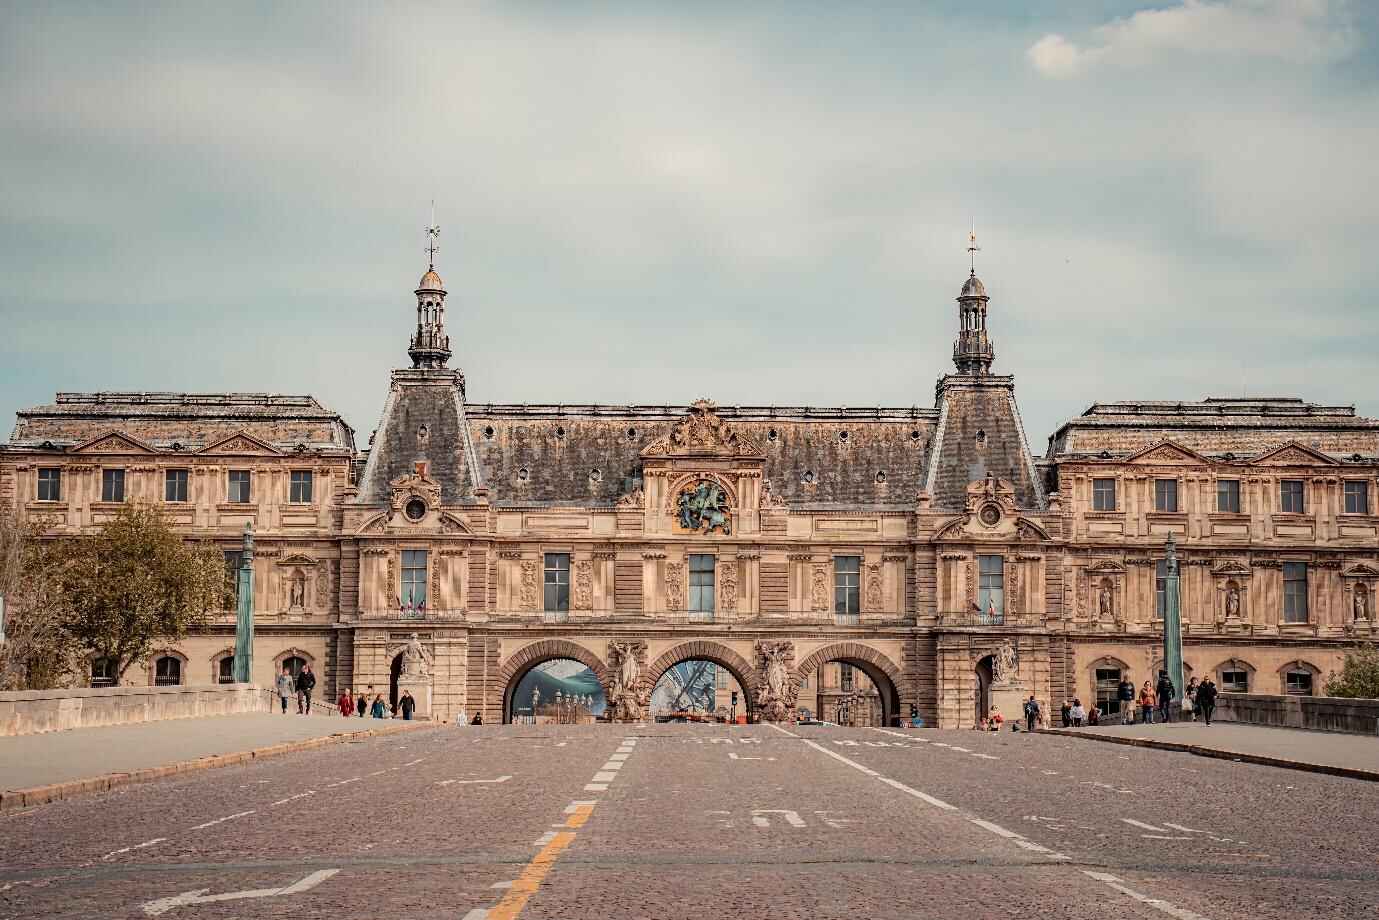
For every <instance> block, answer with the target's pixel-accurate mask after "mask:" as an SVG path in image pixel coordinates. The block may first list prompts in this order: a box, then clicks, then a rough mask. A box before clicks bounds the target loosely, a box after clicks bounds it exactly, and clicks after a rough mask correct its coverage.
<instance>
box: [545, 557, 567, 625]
mask: <svg viewBox="0 0 1379 920" xmlns="http://www.w3.org/2000/svg"><path fill="white" fill-rule="evenodd" d="M545 609H546V610H547V611H549V612H552V613H563V612H566V611H568V610H569V609H570V554H569V553H547V554H546V608H545Z"/></svg>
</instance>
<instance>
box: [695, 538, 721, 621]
mask: <svg viewBox="0 0 1379 920" xmlns="http://www.w3.org/2000/svg"><path fill="white" fill-rule="evenodd" d="M717 561H718V557H716V556H713V555H710V554H708V553H691V554H690V557H689V611H690V613H695V614H706V616H699V617H696V619H706V620H712V619H713V589H714V584H713V575H714V564H715V563H716V562H717Z"/></svg>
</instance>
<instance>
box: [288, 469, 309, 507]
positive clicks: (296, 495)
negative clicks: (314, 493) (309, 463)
mask: <svg viewBox="0 0 1379 920" xmlns="http://www.w3.org/2000/svg"><path fill="white" fill-rule="evenodd" d="M287 500H288V501H290V502H295V503H297V504H301V505H305V504H310V503H311V470H293V471H292V482H291V493H290V494H289V495H288V499H287Z"/></svg>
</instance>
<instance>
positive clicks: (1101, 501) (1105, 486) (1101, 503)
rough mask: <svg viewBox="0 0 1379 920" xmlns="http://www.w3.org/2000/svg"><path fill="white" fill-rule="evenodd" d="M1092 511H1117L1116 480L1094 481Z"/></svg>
mask: <svg viewBox="0 0 1379 920" xmlns="http://www.w3.org/2000/svg"><path fill="white" fill-rule="evenodd" d="M1092 510H1093V511H1115V510H1116V481H1115V480H1114V479H1093V480H1092Z"/></svg>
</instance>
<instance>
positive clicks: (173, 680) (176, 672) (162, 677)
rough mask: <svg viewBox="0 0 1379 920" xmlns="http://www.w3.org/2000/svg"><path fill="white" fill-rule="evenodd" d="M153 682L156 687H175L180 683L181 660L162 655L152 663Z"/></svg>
mask: <svg viewBox="0 0 1379 920" xmlns="http://www.w3.org/2000/svg"><path fill="white" fill-rule="evenodd" d="M153 683H154V685H155V686H158V687H176V686H177V685H178V684H180V683H182V661H181V659H179V658H174V657H172V656H171V655H164V656H163V657H162V658H159V659H158V660H157V661H155V662H154V663H153Z"/></svg>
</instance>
